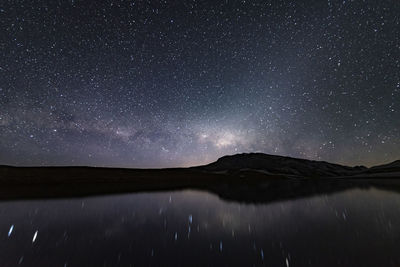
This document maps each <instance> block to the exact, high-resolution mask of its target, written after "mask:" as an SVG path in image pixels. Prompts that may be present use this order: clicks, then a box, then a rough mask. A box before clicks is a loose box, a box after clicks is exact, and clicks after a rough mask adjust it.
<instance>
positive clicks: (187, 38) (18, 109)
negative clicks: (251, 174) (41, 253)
mask: <svg viewBox="0 0 400 267" xmlns="http://www.w3.org/2000/svg"><path fill="white" fill-rule="evenodd" d="M399 14H400V1H397V0H379V1H377V0H371V1H368V0H366V1H361V0H353V1H328V0H324V1H322V0H321V1H308V0H307V1H306V0H304V1H231V0H229V1H228V0H225V1H193V0H192V1H78V0H76V1H74V0H70V1H62V0H59V1H55V0H47V1H17V0H8V1H6V0H4V1H1V3H0V164H11V165H91V166H118V167H173V166H191V165H198V164H204V163H208V162H211V161H214V160H216V159H217V158H218V157H220V156H223V155H226V154H235V153H241V152H264V153H269V154H278V155H287V156H293V157H301V158H308V159H316V160H326V161H331V162H336V163H341V164H347V165H360V164H363V165H367V166H370V165H374V164H380V163H385V162H389V161H393V160H396V159H399V158H400V61H399V60H400V15H399Z"/></svg>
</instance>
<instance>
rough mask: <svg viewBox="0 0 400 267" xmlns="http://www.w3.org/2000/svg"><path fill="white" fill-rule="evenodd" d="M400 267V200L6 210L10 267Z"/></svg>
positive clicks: (1, 257)
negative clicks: (261, 266) (260, 266)
mask: <svg viewBox="0 0 400 267" xmlns="http://www.w3.org/2000/svg"><path fill="white" fill-rule="evenodd" d="M165 265H169V266H182V265H185V266H259V265H266V266H399V265H400V195H399V194H397V193H393V192H386V191H382V190H377V189H371V190H361V189H355V190H350V191H345V192H341V193H336V194H333V195H321V196H316V197H311V198H305V199H297V200H288V201H284V202H275V203H269V204H265V205H261V204H257V205H252V204H240V203H235V202H225V201H223V200H221V199H219V198H218V197H217V196H215V195H213V194H210V193H207V192H200V191H177V192H163V193H137V194H126V195H117V196H106V197H90V198H80V199H65V200H35V201H9V202H0V266H165Z"/></svg>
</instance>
